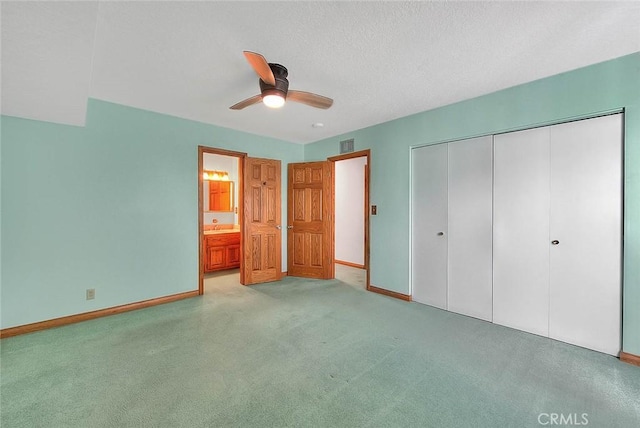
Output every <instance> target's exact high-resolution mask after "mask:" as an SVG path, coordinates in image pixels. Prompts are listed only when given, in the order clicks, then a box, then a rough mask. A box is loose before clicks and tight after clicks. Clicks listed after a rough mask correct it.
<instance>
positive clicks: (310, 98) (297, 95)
mask: <svg viewBox="0 0 640 428" xmlns="http://www.w3.org/2000/svg"><path fill="white" fill-rule="evenodd" d="M287 100H289V101H295V102H298V103H302V104H306V105H308V106H311V107H316V108H322V109H328V108H329V107H331V106H332V105H333V100H332V99H331V98H327V97H323V96H322V95H318V94H313V93H311V92H305V91H289V92H288V93H287Z"/></svg>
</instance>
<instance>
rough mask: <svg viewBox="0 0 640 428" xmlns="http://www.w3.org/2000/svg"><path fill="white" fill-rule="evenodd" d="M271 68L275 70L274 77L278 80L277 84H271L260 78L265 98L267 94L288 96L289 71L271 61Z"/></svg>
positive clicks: (261, 89) (261, 90)
mask: <svg viewBox="0 0 640 428" xmlns="http://www.w3.org/2000/svg"><path fill="white" fill-rule="evenodd" d="M269 68H271V71H272V72H273V77H274V78H275V80H276V84H275V85H269V84H268V83H265V82H264V81H263V80H262V79H260V92H261V93H262V97H263V98H264V97H265V96H267V95H280V96H281V97H283V98H285V99H286V98H287V91H288V90H289V81H288V80H287V76H288V74H289V73H288V71H287V69H286V68H285V67H284V66H282V65H280V64H273V63H269Z"/></svg>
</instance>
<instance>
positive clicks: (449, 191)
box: [411, 114, 623, 355]
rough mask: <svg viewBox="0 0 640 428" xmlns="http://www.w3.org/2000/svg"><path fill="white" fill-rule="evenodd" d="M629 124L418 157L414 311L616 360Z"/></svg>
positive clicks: (574, 127) (480, 143)
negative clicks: (455, 316)
mask: <svg viewBox="0 0 640 428" xmlns="http://www.w3.org/2000/svg"><path fill="white" fill-rule="evenodd" d="M622 129H623V126H622V114H614V115H609V116H602V117H598V118H594V119H587V120H579V121H573V122H568V123H563V124H559V125H553V126H546V127H540V128H534V129H529V130H524V131H519V132H510V133H505V134H499V135H495V136H493V137H491V136H488V137H482V138H475V139H469V140H463V141H459V142H452V143H447V144H439V145H434V146H426V147H420V148H416V149H413V150H412V182H411V186H412V187H411V189H412V190H411V207H412V208H411V227H412V234H411V250H412V257H411V259H412V263H411V266H412V267H411V285H412V297H413V299H414V300H415V301H417V302H420V303H426V304H428V305H432V306H436V307H438V308H441V309H446V310H449V311H453V312H458V313H461V314H464V315H469V316H473V317H476V318H480V319H484V320H487V321H492V322H494V323H496V324H501V325H504V326H508V327H512V328H516V329H519V330H523V331H527V332H530V333H534V334H538V335H541V336H546V337H550V338H553V339H557V340H560V341H563V342H567V343H571V344H575V345H578V346H582V347H586V348H589V349H593V350H597V351H600V352H604V353H608V354H612V355H617V354H618V352H619V350H620V344H621V340H620V337H621V328H620V324H621V264H622V262H621V260H622V135H623V133H622Z"/></svg>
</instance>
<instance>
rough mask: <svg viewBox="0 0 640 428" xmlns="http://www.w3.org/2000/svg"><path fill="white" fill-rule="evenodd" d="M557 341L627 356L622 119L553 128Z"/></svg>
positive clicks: (553, 319) (552, 326) (553, 332)
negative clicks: (623, 339)
mask: <svg viewBox="0 0 640 428" xmlns="http://www.w3.org/2000/svg"><path fill="white" fill-rule="evenodd" d="M550 140H551V223H550V238H551V240H552V241H554V242H555V241H559V242H558V243H557V244H555V245H553V244H552V245H551V246H550V268H551V272H550V299H549V302H550V309H549V336H550V337H551V338H553V339H558V340H561V341H563V342H568V343H572V344H575V345H579V346H584V347H586V348H590V349H594V350H597V351H601V352H605V353H607V354H611V355H617V354H618V351H619V350H620V301H621V258H622V253H621V248H622V242H621V241H622V115H621V114H616V115H611V116H604V117H600V118H596V119H589V120H581V121H578V122H570V123H565V124H561V125H556V126H552V127H551V128H550Z"/></svg>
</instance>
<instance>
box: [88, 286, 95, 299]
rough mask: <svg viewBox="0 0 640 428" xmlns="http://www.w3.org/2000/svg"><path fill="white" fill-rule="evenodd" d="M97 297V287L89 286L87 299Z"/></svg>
mask: <svg viewBox="0 0 640 428" xmlns="http://www.w3.org/2000/svg"><path fill="white" fill-rule="evenodd" d="M95 298H96V289H95V288H87V300H93V299H95Z"/></svg>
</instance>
